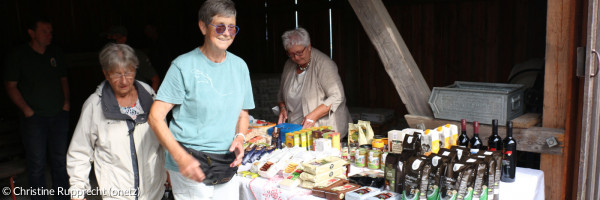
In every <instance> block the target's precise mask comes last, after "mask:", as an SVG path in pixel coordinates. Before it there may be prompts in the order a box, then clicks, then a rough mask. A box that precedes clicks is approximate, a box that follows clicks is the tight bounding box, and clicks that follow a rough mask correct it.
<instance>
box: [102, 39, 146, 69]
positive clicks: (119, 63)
mask: <svg viewBox="0 0 600 200" xmlns="http://www.w3.org/2000/svg"><path fill="white" fill-rule="evenodd" d="M99 58H100V65H101V66H102V69H103V70H104V71H106V72H109V71H111V70H114V69H119V68H129V67H133V68H134V69H137V66H138V64H139V61H138V58H137V56H136V55H135V51H134V50H133V49H132V48H131V47H130V46H129V45H126V44H115V43H110V44H107V45H106V46H104V48H102V51H100V56H99Z"/></svg>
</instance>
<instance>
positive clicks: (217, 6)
mask: <svg viewBox="0 0 600 200" xmlns="http://www.w3.org/2000/svg"><path fill="white" fill-rule="evenodd" d="M236 13H237V11H236V10H235V3H233V1H231V0H207V1H205V2H204V3H202V6H201V7H200V10H198V21H202V22H204V24H205V26H208V24H210V23H211V22H212V20H213V17H214V16H217V15H219V16H222V17H234V18H235V16H236Z"/></svg>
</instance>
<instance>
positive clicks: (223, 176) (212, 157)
mask: <svg viewBox="0 0 600 200" xmlns="http://www.w3.org/2000/svg"><path fill="white" fill-rule="evenodd" d="M181 146H182V147H183V148H184V149H185V151H187V152H188V153H189V154H192V156H194V158H196V160H198V161H199V162H200V168H201V169H202V171H203V172H204V175H205V176H206V178H205V179H204V181H202V182H203V183H204V184H206V185H218V184H223V183H227V182H229V181H230V180H231V178H232V177H233V176H234V175H235V173H236V172H237V169H238V168H237V166H236V167H229V165H230V164H231V163H232V162H233V161H234V160H235V153H234V152H227V153H226V154H213V153H206V152H201V151H197V150H194V149H191V148H187V147H185V146H183V145H181Z"/></svg>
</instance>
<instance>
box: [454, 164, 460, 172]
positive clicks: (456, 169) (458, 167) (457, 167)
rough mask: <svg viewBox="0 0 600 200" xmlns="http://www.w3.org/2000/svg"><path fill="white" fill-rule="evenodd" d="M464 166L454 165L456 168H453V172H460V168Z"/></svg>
mask: <svg viewBox="0 0 600 200" xmlns="http://www.w3.org/2000/svg"><path fill="white" fill-rule="evenodd" d="M462 166H463V164H454V168H452V170H454V171H458V170H459V169H460V167H462Z"/></svg>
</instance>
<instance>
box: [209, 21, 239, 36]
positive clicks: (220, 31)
mask: <svg viewBox="0 0 600 200" xmlns="http://www.w3.org/2000/svg"><path fill="white" fill-rule="evenodd" d="M209 25H211V26H214V27H215V31H216V32H217V34H220V35H221V34H223V33H225V31H226V30H229V35H231V36H235V35H236V34H237V33H238V32H240V27H238V26H235V25H229V26H228V25H225V24H217V25H214V24H209Z"/></svg>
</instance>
